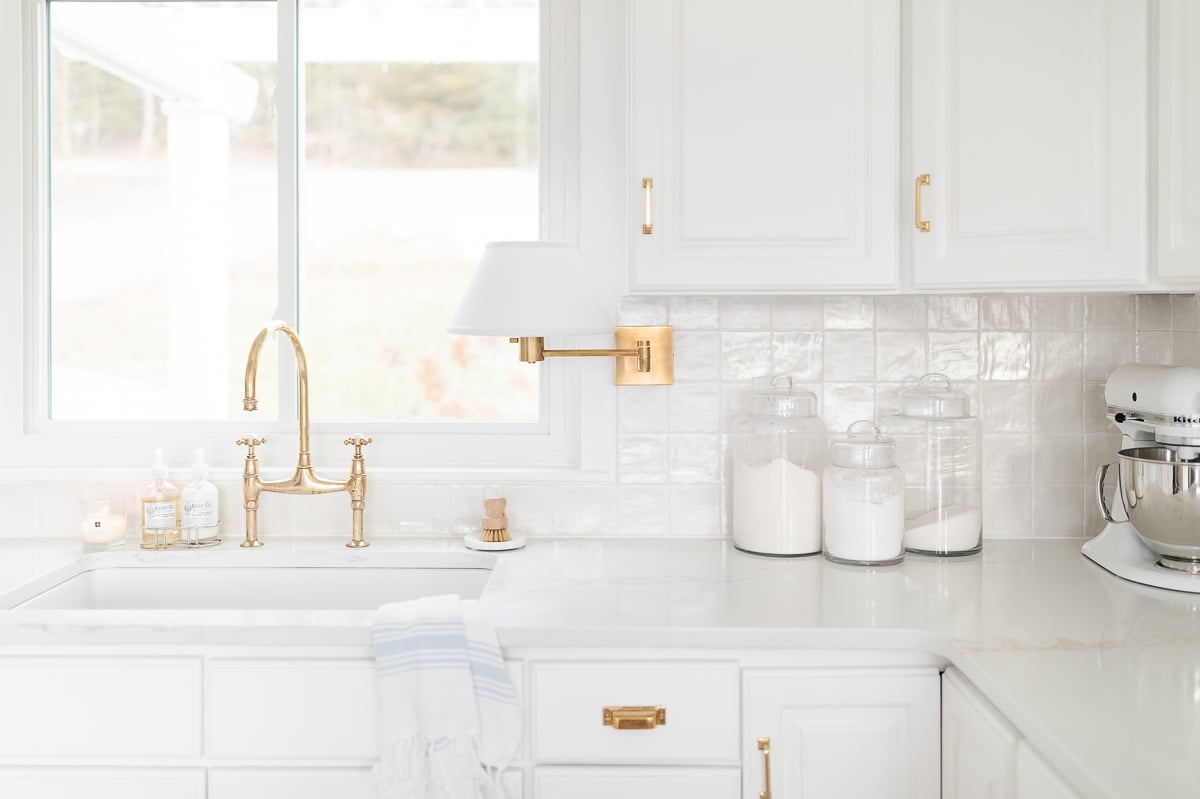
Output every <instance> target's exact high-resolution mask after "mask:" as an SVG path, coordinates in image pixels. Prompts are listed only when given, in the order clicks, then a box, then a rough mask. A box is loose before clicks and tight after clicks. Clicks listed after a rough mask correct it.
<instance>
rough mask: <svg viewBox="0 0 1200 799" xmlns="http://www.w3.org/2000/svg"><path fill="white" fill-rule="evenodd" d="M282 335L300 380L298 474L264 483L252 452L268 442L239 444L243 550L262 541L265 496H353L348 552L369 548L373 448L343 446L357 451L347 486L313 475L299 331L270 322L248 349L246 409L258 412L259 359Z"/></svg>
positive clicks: (353, 441)
mask: <svg viewBox="0 0 1200 799" xmlns="http://www.w3.org/2000/svg"><path fill="white" fill-rule="evenodd" d="M276 331H279V332H280V333H283V334H284V335H285V336H287V337H288V340H289V341H291V343H292V351H293V352H295V354H296V372H297V374H298V376H299V378H300V460H299V462H298V463H297V464H296V473H295V474H293V475H292V476H291V477H288V478H286V479H284V480H270V481H267V480H263V479H262V478H261V477H260V476H259V473H258V456H257V455H255V454H254V448H255V447H257V446H259V445H260V444H265V443H267V439H265V438H239V439H238V441H237V443H238V445H239V446H245V447H248V448H249V451H248V452H247V453H246V465H245V468H244V469H243V470H242V497H243V499H244V503H243V507H245V509H246V540H245V541H243V542H242V546H244V547H261V546H262V545H263V543H262V541H259V540H258V497H259V495H260V494H262V492H264V491H274V492H275V493H277V494H333V493H336V492H338V491H348V492H350V513H351V517H352V524H351V533H350V540H349V541H348V542H346V546H348V547H365V546H368V543H367V542H366V541H365V540H364V539H363V508H364V507H365V506H366V494H367V466H366V461H364V460H363V454H362V448H363V447H365V446H366V445H367V444H370V443H371V439H369V438H360V437H353V438H347V439H346V440H345V441H344V442H342V443H344V444H348V445H350V446H352V447H354V459H353V460H351V461H350V476H349V477H348V478H347V479H345V480H326V479H324V478H322V477H318V476H317V475H316V474H314V473H313V468H312V457H311V455H310V454H309V449H308V361H307V360H306V359H305V357H304V346H303V345H302V344H301V343H300V337H299V336H297V335H296V331H295V330H292V329H291V328H290V327H288V326H287V325H285V324H284V323H283V322H268V323H267V325H266V327H264V328H263V329H262V330H261V331H260V332H259V334H258V335H257V336H256V337H255V339H254V343H253V344H251V345H250V355H249V356H248V357H247V358H246V396H245V398H244V399H243V400H242V407H243V408H245V409H246V410H248V411H256V410H258V398H257V397H256V396H255V393H256V388H255V381H256V379H257V377H258V356H259V354H260V353H261V352H262V347H263V343H264V342H266V340H267V339H268V338H270V336H271V334H272V333H274V332H276Z"/></svg>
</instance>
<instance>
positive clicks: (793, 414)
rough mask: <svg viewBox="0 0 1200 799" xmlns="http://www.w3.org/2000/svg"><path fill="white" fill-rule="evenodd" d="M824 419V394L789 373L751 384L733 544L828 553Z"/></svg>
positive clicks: (737, 440)
mask: <svg viewBox="0 0 1200 799" xmlns="http://www.w3.org/2000/svg"><path fill="white" fill-rule="evenodd" d="M826 436H827V433H826V430H825V422H823V421H822V420H821V417H820V416H818V415H817V397H816V395H815V394H813V393H812V392H811V391H805V390H803V389H801V388H799V387H797V386H795V385H794V384H793V382H792V378H790V377H788V376H787V375H777V376H774V377H758V378H755V379H754V381H753V383H752V384H751V393H750V412H749V413H747V414H744V415H742V416H740V417H739V418H738V420H737V427H736V432H735V434H734V437H733V476H732V483H733V514H732V527H733V543H734V546H736V547H737V548H738V549H741V550H744V551H746V552H753V553H756V554H760V555H783V556H794V555H812V554H816V553H818V552H820V551H821V472H822V471H823V470H824V468H825V458H826Z"/></svg>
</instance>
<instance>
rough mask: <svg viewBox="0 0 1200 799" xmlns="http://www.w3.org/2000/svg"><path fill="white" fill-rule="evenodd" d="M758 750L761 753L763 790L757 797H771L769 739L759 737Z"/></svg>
mask: <svg viewBox="0 0 1200 799" xmlns="http://www.w3.org/2000/svg"><path fill="white" fill-rule="evenodd" d="M758 751H760V752H762V753H763V790H761V791H759V792H758V799H771V739H770V738H759V739H758Z"/></svg>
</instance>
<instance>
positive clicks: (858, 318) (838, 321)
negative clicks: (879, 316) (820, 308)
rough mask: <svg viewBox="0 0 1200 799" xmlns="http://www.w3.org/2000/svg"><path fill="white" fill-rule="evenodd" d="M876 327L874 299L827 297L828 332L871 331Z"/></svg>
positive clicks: (826, 316)
mask: <svg viewBox="0 0 1200 799" xmlns="http://www.w3.org/2000/svg"><path fill="white" fill-rule="evenodd" d="M874 326H875V300H874V299H873V298H872V297H826V298H825V329H826V330H870V329H871V328H873V327H874Z"/></svg>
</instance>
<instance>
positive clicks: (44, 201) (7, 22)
mask: <svg viewBox="0 0 1200 799" xmlns="http://www.w3.org/2000/svg"><path fill="white" fill-rule="evenodd" d="M52 1H53V0H20V2H18V3H9V4H4V7H3V8H2V9H0V30H2V31H4V32H5V33H4V34H3V36H2V37H0V43H2V44H3V45H4V46H2V47H0V104H3V107H5V108H11V109H18V113H17V114H15V115H12V116H10V117H8V118H6V119H0V186H5V187H7V188H6V189H2V190H0V234H3V235H0V262H2V263H7V264H9V266H8V267H7V268H3V269H2V270H0V295H2V297H0V302H3V303H4V304H3V305H0V325H2V326H3V327H2V328H0V329H2V330H3V332H4V335H3V336H2V337H0V365H2V368H3V369H4V372H5V374H7V375H9V376H10V382H9V388H8V389H7V390H5V391H3V392H0V472H14V471H15V472H17V473H22V474H28V469H29V468H30V467H33V468H43V469H63V468H66V469H70V468H82V469H91V468H110V469H128V468H141V467H144V466H145V465H146V463H148V462H149V460H148V457H147V455H148V454H149V453H151V451H152V450H153V449H155V448H159V447H161V448H163V449H164V450H166V452H167V456H168V458H169V459H171V460H172V462H176V463H183V462H185V461H184V460H183V459H185V458H187V457H190V453H191V450H192V449H193V448H195V447H197V446H203V447H205V448H206V450H207V451H208V455H209V460H210V462H211V463H212V465H213V466H215V467H217V470H218V473H220V472H221V471H222V470H223V468H224V469H228V470H232V469H234V468H235V467H237V468H240V464H241V458H242V454H243V453H242V451H241V450H240V449H239V448H237V447H235V446H234V445H233V441H234V440H235V439H236V438H238V437H240V436H245V435H263V434H265V435H267V436H268V437H270V438H271V441H270V443H269V444H268V445H267V446H266V447H264V448H263V453H262V454H263V460H264V468H268V464H269V465H270V466H275V465H276V464H290V463H291V462H292V460H293V453H294V452H295V451H296V439H297V426H298V424H297V421H296V418H295V413H296V411H295V407H296V383H295V371H294V370H295V366H294V359H293V357H292V355H291V350H290V346H289V345H288V344H287V342H286V340H284V339H283V338H282V337H280V339H279V342H278V346H279V348H280V357H279V364H280V379H279V385H280V390H279V394H280V420H279V421H274V422H270V421H261V420H260V419H258V418H255V416H254V415H253V414H247V415H246V416H245V417H244V418H239V419H234V420H222V421H153V422H134V421H94V422H93V421H63V420H51V419H50V418H48V410H49V396H48V394H49V382H48V379H47V370H48V367H49V357H48V356H49V352H48V344H49V318H48V312H49V305H48V303H49V294H48V277H49V275H48V269H47V268H46V257H47V253H48V237H47V234H48V211H49V209H48V176H49V172H48V158H47V150H48V137H47V136H46V131H45V122H46V119H47V116H46V106H47V104H48V100H49V97H48V91H47V74H46V73H47V66H46V65H47V63H48V47H49V43H48V41H49V40H48V29H47V6H48V4H49V3H50V2H52ZM95 1H96V2H103V1H104V0H95ZM275 2H276V4H277V13H278V15H279V21H278V27H277V31H278V36H279V42H278V46H279V54H278V59H279V65H278V85H279V86H285V85H292V86H295V87H296V88H297V90H296V91H295V92H294V93H288V96H287V97H283V96H282V95H283V94H284V93H283V92H280V95H281V96H280V97H278V98H277V101H276V102H277V120H278V124H279V126H280V127H279V152H278V164H279V186H280V197H279V216H280V219H279V221H280V224H279V259H280V269H279V277H280V281H281V283H284V285H281V286H280V288H279V297H280V304H281V307H291V308H294V309H298V307H299V304H298V302H297V301H296V300H297V288H298V287H297V285H296V283H297V275H298V272H297V270H296V268H295V264H296V259H297V258H298V222H297V221H296V220H298V219H299V214H298V198H299V192H298V187H299V185H300V183H299V181H300V175H301V169H302V163H301V159H300V158H299V154H300V153H302V152H303V145H302V140H301V136H302V131H301V126H300V124H299V120H300V119H302V118H303V92H302V85H301V84H300V82H299V80H298V79H299V77H300V75H299V74H298V67H299V61H298V58H297V57H296V56H297V52H298V48H299V46H300V36H301V34H302V31H303V27H302V23H301V20H300V15H301V14H302V13H303V12H302V4H303V3H302V0H275ZM599 5H600V4H592V3H590V2H589V0H543V2H542V3H541V4H540V14H541V34H540V48H541V52H540V55H539V57H540V63H539V72H540V92H541V93H540V102H541V104H542V109H541V112H542V120H543V121H542V124H541V144H540V147H541V161H540V165H541V168H540V180H541V197H542V201H541V211H540V215H541V219H540V220H539V227H540V228H541V230H542V235H543V238H546V239H560V240H568V241H576V242H579V243H580V244H581V246H583V244H584V242H585V240H588V239H590V240H591V241H593V242H598V241H601V237H600V236H597V235H593V234H592V231H591V230H589V228H595V227H597V225H596V224H593V223H585V222H583V221H582V220H583V214H584V211H585V210H586V209H587V208H588V207H592V208H596V207H600V206H604V205H609V206H610V208H611V205H612V204H613V203H614V202H615V203H616V207H615V208H611V210H610V209H608V208H606V211H608V214H606V215H605V217H606V218H607V217H610V216H615V218H617V219H620V218H621V217H622V216H623V213H624V205H623V202H622V194H621V191H622V190H621V187H620V185H619V183H618V184H617V185H615V186H614V185H603V184H604V181H596V182H595V184H596V185H595V188H594V189H590V190H589V191H588V192H584V191H582V190H581V187H582V186H583V185H584V183H585V181H586V180H587V177H586V173H588V172H594V167H593V166H592V165H591V164H589V160H590V159H588V158H585V157H584V150H585V148H586V147H588V145H587V144H586V141H587V140H588V139H589V138H592V139H593V141H594V142H595V143H596V144H597V145H599V146H598V147H595V148H593V149H595V150H596V151H597V152H598V153H600V152H601V151H604V152H605V153H608V152H611V144H612V143H613V141H614V139H616V140H619V136H618V137H614V136H613V135H612V134H613V133H615V131H616V130H617V129H618V128H617V127H616V126H617V125H623V115H622V114H618V115H617V119H616V120H615V122H614V123H609V124H608V128H607V129H606V130H602V131H601V135H600V136H596V137H589V136H588V135H587V134H586V133H585V128H584V116H585V114H584V110H583V106H585V105H586V104H587V103H585V102H584V100H583V99H582V98H583V85H584V83H585V82H592V83H595V82H597V80H598V81H599V85H600V86H603V87H604V88H605V89H606V90H607V91H606V94H609V93H611V91H612V90H613V89H614V88H615V87H617V86H618V84H619V82H620V81H621V79H622V76H623V74H624V73H623V68H622V67H621V65H620V64H617V63H615V62H614V61H613V59H612V53H611V51H610V50H609V49H608V48H601V49H600V50H599V51H597V50H596V49H595V48H592V52H593V54H594V56H595V55H596V54H599V53H603V54H604V55H603V57H601V58H599V59H598V63H597V65H596V68H594V69H593V68H588V69H587V70H586V72H585V70H584V69H583V67H582V63H581V62H582V61H583V60H584V58H583V56H582V55H581V52H583V51H584V49H585V48H584V42H583V41H582V39H583V37H584V36H590V35H589V34H587V31H588V26H587V25H586V24H584V16H585V15H588V14H591V15H593V16H595V15H596V14H597V13H599V16H600V17H601V18H603V20H604V22H605V23H606V24H605V25H604V26H602V27H601V28H600V29H599V30H600V31H607V35H608V36H609V38H610V39H611V35H612V34H613V33H615V32H618V31H620V32H621V34H622V35H623V29H622V28H621V26H620V25H619V24H618V25H617V26H616V27H614V26H613V23H614V22H616V23H619V22H620V20H618V19H616V18H614V17H613V15H612V14H611V13H609V12H607V11H604V10H599V11H597V9H598V8H599ZM613 5H619V4H613ZM589 6H591V7H592V8H591V10H589ZM619 55H620V56H623V49H622V50H621V51H620V53H619ZM614 66H616V67H617V69H614ZM607 106H608V109H607V110H608V111H611V110H612V108H613V105H612V103H611V98H610V101H609V102H607ZM13 117H15V118H13ZM606 118H607V115H606ZM13 153H15V154H16V156H17V157H16V158H12V157H10V156H11V155H12V154H13ZM609 174H612V171H611V170H610V171H609ZM608 235H611V234H610V233H608V232H606V233H605V234H604V236H605V237H607V236H608ZM611 244H615V247H613V246H611ZM611 244H606V245H603V246H600V247H597V248H596V249H598V250H602V251H604V252H603V253H601V254H602V255H603V256H604V258H603V259H602V260H601V261H599V262H603V263H612V264H613V267H614V268H613V269H612V270H611V272H609V273H608V274H605V275H600V276H599V283H600V284H601V286H602V287H603V288H605V289H609V290H613V289H615V290H613V291H612V293H613V295H614V296H615V294H616V292H617V291H619V290H620V289H619V288H617V287H615V286H614V285H613V277H614V275H616V274H622V275H623V272H624V270H623V269H621V268H620V267H621V262H619V261H618V260H615V259H613V258H612V257H611V256H612V255H614V254H618V253H621V252H622V251H623V248H622V246H621V244H620V242H619V241H614V242H612V243H611ZM285 265H287V266H285ZM296 312H298V311H296ZM296 312H294V313H296ZM294 313H293V314H289V315H286V316H291V317H292V318H291V319H286V318H285V321H290V322H291V323H295V322H296V319H295V316H294ZM264 321H266V320H264ZM300 332H301V335H303V330H302V329H301V330H300ZM563 343H564V344H565V345H567V346H611V341H607V342H606V341H605V338H604V337H586V338H581V339H578V340H573V341H569V342H563ZM249 344H250V342H249V341H247V342H246V346H247V349H248V348H249ZM513 357H514V358H515V357H516V353H515V351H514V353H513ZM597 360H598V359H579V360H575V359H554V360H552V361H547V362H544V363H543V364H540V365H538V366H536V367H530V368H538V369H541V370H542V375H541V378H542V379H541V380H540V381H539V382H540V385H541V395H542V396H541V408H542V413H541V419H540V420H539V421H538V422H530V423H512V422H451V423H437V422H428V423H421V422H404V421H402V420H397V421H387V422H380V421H374V420H367V421H363V422H361V423H360V422H344V421H315V420H314V421H313V422H312V450H313V459H314V462H315V463H316V464H317V465H318V470H319V471H320V470H323V471H337V470H340V469H339V464H343V465H344V463H345V462H347V461H348V455H347V454H346V452H345V448H344V447H343V446H342V439H344V438H345V437H346V436H347V435H349V434H355V433H365V434H367V435H371V436H373V438H374V439H375V445H374V446H373V447H371V448H369V449H368V450H367V452H366V454H367V457H368V462H369V463H370V464H371V470H372V472H373V473H382V474H385V475H387V476H388V477H389V478H397V479H401V480H406V479H413V480H429V479H502V478H513V479H532V480H564V479H565V480H572V479H612V478H613V477H614V476H615V460H616V447H615V443H616V411H615V408H616V401H615V399H616V398H615V392H614V390H613V385H612V378H611V374H612V371H611V364H609V363H607V362H605V363H597V362H596V361H597ZM580 361H591V363H582V362H580ZM314 366H315V367H316V368H315V371H314V372H313V375H312V376H311V379H314V380H319V379H320V367H319V365H314ZM14 378H15V379H14ZM285 409H286V410H285ZM285 412H286V413H287V414H288V415H287V416H285V415H284V414H285ZM280 468H286V466H281V467H280Z"/></svg>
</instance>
